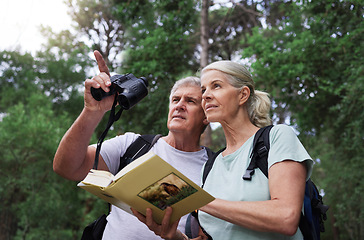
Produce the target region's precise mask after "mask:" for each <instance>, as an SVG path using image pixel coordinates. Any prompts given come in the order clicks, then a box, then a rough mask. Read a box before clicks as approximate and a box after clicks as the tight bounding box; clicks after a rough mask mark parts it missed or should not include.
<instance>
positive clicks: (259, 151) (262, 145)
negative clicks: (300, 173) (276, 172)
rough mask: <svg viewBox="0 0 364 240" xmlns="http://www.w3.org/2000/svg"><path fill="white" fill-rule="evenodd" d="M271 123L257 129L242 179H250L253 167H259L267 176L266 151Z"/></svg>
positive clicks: (267, 150)
mask: <svg viewBox="0 0 364 240" xmlns="http://www.w3.org/2000/svg"><path fill="white" fill-rule="evenodd" d="M272 127H273V125H269V126H266V127H264V128H261V129H259V130H258V131H257V133H256V134H255V136H254V140H253V150H252V153H251V155H250V158H251V160H250V164H249V166H248V168H247V169H246V172H245V174H244V175H243V179H244V180H248V181H250V180H251V179H252V176H253V175H254V172H255V170H254V169H255V168H257V167H258V168H259V169H260V170H261V171H262V172H263V173H264V175H265V176H266V177H267V178H268V161H267V160H268V152H269V148H270V143H269V132H270V130H271V129H272Z"/></svg>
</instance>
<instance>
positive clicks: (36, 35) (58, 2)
mask: <svg viewBox="0 0 364 240" xmlns="http://www.w3.org/2000/svg"><path fill="white" fill-rule="evenodd" d="M63 2H64V0H0V33H1V34H0V50H14V49H15V48H16V47H17V46H21V49H22V50H25V51H28V52H32V53H34V52H35V51H36V50H39V49H40V46H41V43H44V42H45V41H46V39H45V38H43V37H42V35H41V34H40V31H39V26H40V25H44V26H50V27H51V28H52V29H53V31H55V32H59V31H61V30H64V29H69V28H70V25H71V19H70V17H69V16H68V14H67V10H68V8H67V6H66V5H65V4H64V3H63Z"/></svg>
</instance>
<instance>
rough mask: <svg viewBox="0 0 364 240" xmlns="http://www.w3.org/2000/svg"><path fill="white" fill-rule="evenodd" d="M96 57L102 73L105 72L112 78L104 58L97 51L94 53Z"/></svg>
mask: <svg viewBox="0 0 364 240" xmlns="http://www.w3.org/2000/svg"><path fill="white" fill-rule="evenodd" d="M94 55H95V58H96V61H97V66H98V67H99V70H100V72H104V73H106V74H107V75H109V76H110V72H109V68H108V67H107V65H106V62H105V60H104V58H103V57H102V55H101V53H100V52H99V51H97V50H95V51H94Z"/></svg>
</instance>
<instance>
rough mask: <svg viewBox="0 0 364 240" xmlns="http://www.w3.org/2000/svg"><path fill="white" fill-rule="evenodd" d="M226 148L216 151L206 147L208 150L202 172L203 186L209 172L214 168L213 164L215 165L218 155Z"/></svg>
mask: <svg viewBox="0 0 364 240" xmlns="http://www.w3.org/2000/svg"><path fill="white" fill-rule="evenodd" d="M224 150H225V148H222V149H220V150H219V151H217V152H216V153H214V152H213V151H211V149H209V148H206V151H207V157H208V159H207V161H206V163H205V167H204V169H203V174H202V186H203V185H204V183H205V180H206V178H207V175H208V174H209V172H210V170H211V168H212V165H214V162H215V159H216V157H217V156H218V155H219V154H220V153H221V152H222V151H224Z"/></svg>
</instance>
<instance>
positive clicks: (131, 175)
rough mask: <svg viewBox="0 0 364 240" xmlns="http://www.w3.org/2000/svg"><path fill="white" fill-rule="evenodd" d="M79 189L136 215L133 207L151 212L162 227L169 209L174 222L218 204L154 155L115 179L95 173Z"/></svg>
mask: <svg viewBox="0 0 364 240" xmlns="http://www.w3.org/2000/svg"><path fill="white" fill-rule="evenodd" d="M77 186H79V187H81V188H83V189H85V190H86V191H88V192H90V193H92V194H94V195H96V196H98V197H99V198H101V199H103V200H105V201H107V202H109V203H111V204H113V205H115V206H117V207H119V208H121V209H123V210H124V211H126V212H129V213H132V212H131V210H130V207H133V208H134V209H136V210H137V211H139V212H140V213H142V214H144V215H145V212H146V208H151V209H152V211H153V218H154V220H155V221H156V222H157V223H159V224H160V223H161V222H162V219H163V216H164V213H165V209H166V208H167V206H171V207H172V208H173V214H172V217H171V222H174V221H176V220H177V219H178V218H180V217H182V216H183V215H185V214H187V213H189V212H192V211H194V210H196V209H198V208H200V207H202V206H204V205H206V204H207V203H209V202H211V201H212V200H214V197H212V196H211V195H210V194H208V193H207V192H206V191H205V190H203V189H202V188H201V187H199V186H198V185H197V184H195V183H194V182H192V181H191V180H190V179H188V178H187V177H186V176H184V175H183V174H182V173H180V172H179V171H178V170H176V169H175V168H174V167H172V166H171V165H170V164H169V163H167V162H166V161H164V160H163V159H162V158H161V157H159V156H158V155H156V154H155V153H153V152H152V151H150V152H148V153H146V154H144V155H143V156H141V157H140V158H138V159H136V160H134V161H133V162H131V163H130V164H128V165H127V166H126V167H124V168H123V169H122V170H121V171H120V172H118V173H117V174H116V175H115V176H114V175H113V174H111V173H110V172H107V171H102V170H94V169H91V170H90V172H89V174H88V175H87V176H86V178H85V179H84V180H83V181H81V182H80V183H79V184H78V185H77Z"/></svg>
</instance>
